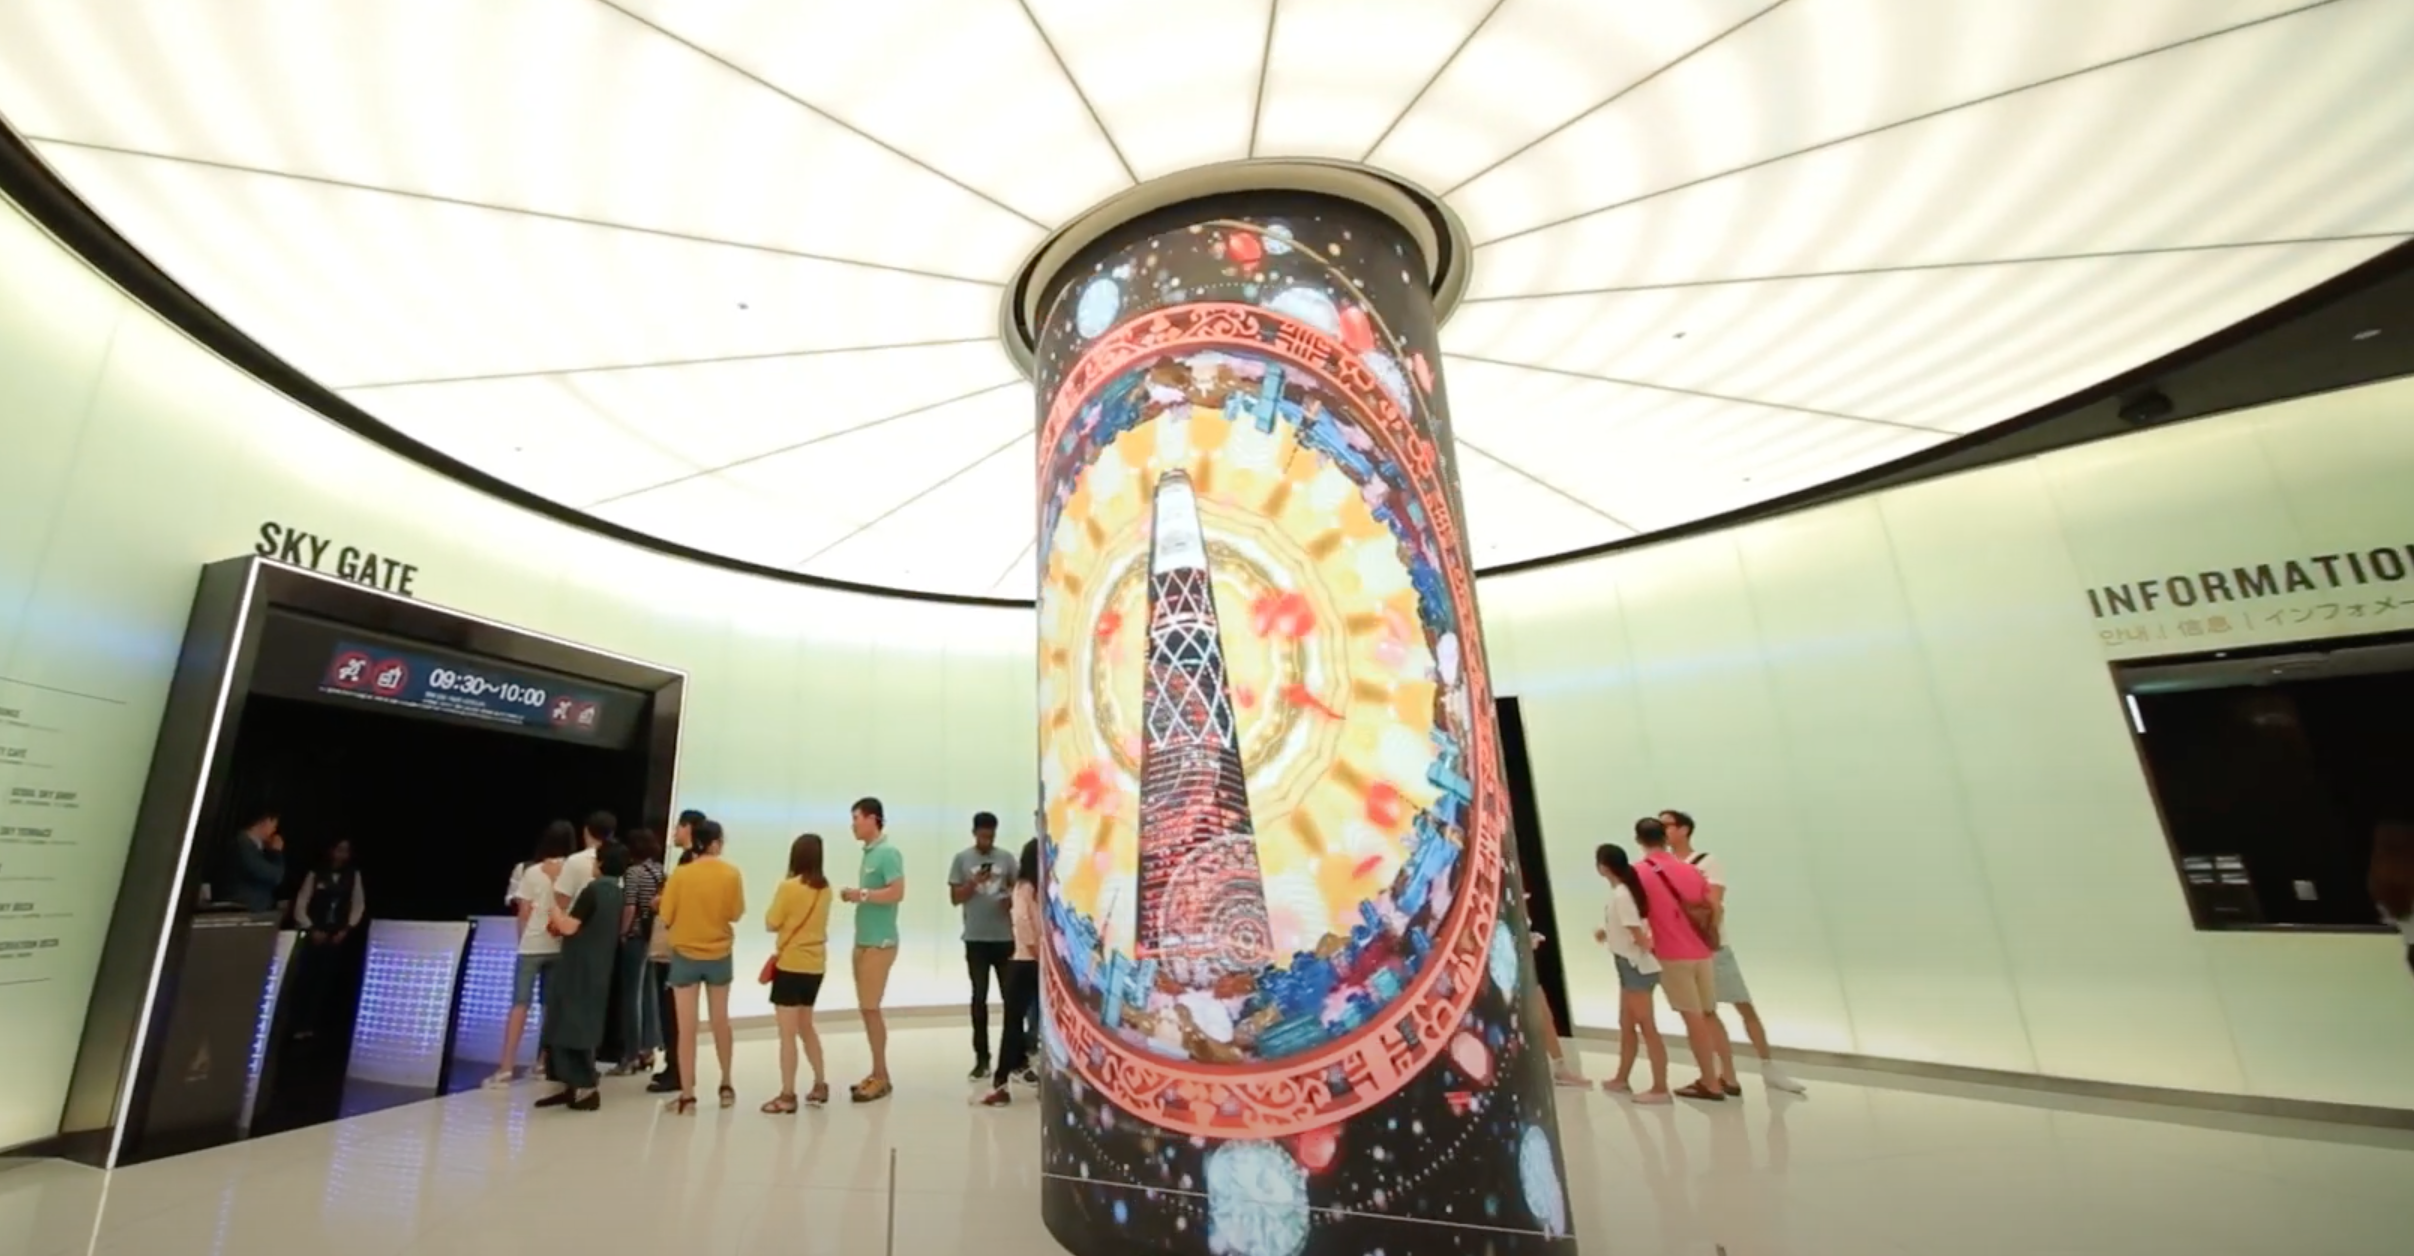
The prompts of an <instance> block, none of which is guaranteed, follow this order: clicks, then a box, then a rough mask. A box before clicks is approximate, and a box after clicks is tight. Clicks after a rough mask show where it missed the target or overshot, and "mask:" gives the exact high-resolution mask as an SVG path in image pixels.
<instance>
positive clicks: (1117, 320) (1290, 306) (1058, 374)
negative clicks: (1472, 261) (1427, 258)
mask: <svg viewBox="0 0 2414 1256" xmlns="http://www.w3.org/2000/svg"><path fill="white" fill-rule="evenodd" d="M1298 200H1299V205H1298V212H1296V213H1284V212H1282V210H1283V208H1284V206H1283V204H1282V198H1269V200H1268V205H1269V207H1270V208H1269V209H1268V211H1267V212H1265V213H1263V214H1250V215H1248V216H1246V217H1237V216H1236V217H1214V218H1208V219H1206V220H1203V221H1200V222H1196V223H1193V224H1191V225H1190V226H1188V227H1186V228H1178V229H1176V230H1173V231H1169V232H1166V233H1164V234H1162V235H1158V236H1153V237H1150V238H1149V239H1148V240H1147V241H1146V243H1145V244H1144V245H1143V246H1140V247H1134V248H1129V249H1126V250H1123V251H1121V252H1118V253H1115V254H1112V255H1110V256H1107V257H1102V258H1098V259H1096V260H1093V261H1091V262H1090V263H1089V265H1088V266H1087V267H1086V268H1085V269H1083V270H1079V271H1074V272H1071V273H1069V274H1067V275H1065V276H1063V277H1060V278H1059V279H1058V280H1057V281H1056V282H1057V290H1056V294H1055V296H1054V297H1053V298H1052V299H1051V300H1050V302H1049V304H1048V309H1047V313H1046V315H1045V316H1044V317H1043V318H1042V319H1041V320H1040V324H1039V332H1038V344H1037V350H1036V367H1037V369H1036V374H1037V377H1038V379H1037V382H1038V385H1039V387H1038V395H1039V396H1040V397H1042V398H1047V397H1053V396H1055V395H1056V390H1057V388H1058V386H1059V385H1061V384H1062V383H1063V380H1064V373H1065V372H1066V371H1067V370H1069V369H1071V367H1072V364H1073V363H1074V362H1075V361H1076V360H1078V359H1079V358H1080V357H1081V354H1082V352H1083V351H1084V350H1085V349H1087V348H1088V347H1089V345H1090V343H1091V342H1092V341H1095V340H1096V339H1097V338H1098V337H1100V336H1102V335H1104V334H1105V333H1106V332H1107V331H1108V330H1110V329H1111V328H1114V327H1116V326H1120V325H1121V324H1123V323H1125V322H1128V321H1130V320H1131V319H1133V318H1135V317H1139V316H1141V315H1144V314H1147V313H1149V312H1151V311H1155V310H1161V309H1166V308H1169V307H1172V306H1177V305H1188V304H1192V303H1196V302H1201V301H1236V302H1242V303H1246V304H1251V305H1262V306H1264V307H1266V308H1267V309H1271V310H1275V311H1277V312H1280V313H1284V314H1289V315H1291V316H1293V317H1296V318H1300V319H1301V320H1302V321H1305V322H1308V323H1310V324H1312V325H1315V326H1317V328H1318V329H1319V330H1321V331H1324V332H1327V333H1328V334H1331V335H1335V336H1339V337H1341V338H1342V340H1343V342H1344V343H1345V344H1347V345H1349V347H1350V348H1351V349H1352V350H1353V351H1355V352H1358V353H1360V354H1361V355H1362V356H1363V357H1364V358H1365V359H1366V360H1367V364H1368V366H1369V368H1370V369H1372V370H1373V371H1374V372H1375V373H1376V374H1377V375H1378V376H1381V377H1383V378H1384V379H1385V380H1386V383H1387V385H1389V386H1390V388H1391V390H1392V392H1393V395H1394V398H1395V399H1396V400H1398V401H1400V403H1401V405H1402V407H1403V408H1405V409H1414V410H1416V411H1417V412H1418V413H1419V414H1420V416H1421V417H1423V418H1424V419H1425V420H1426V422H1427V423H1428V425H1429V426H1430V428H1431V430H1432V432H1433V434H1434V441H1435V444H1436V446H1437V451H1438V452H1439V454H1440V456H1441V458H1442V459H1443V463H1444V465H1445V466H1450V464H1451V462H1452V460H1453V458H1454V452H1453V448H1452V443H1451V440H1450V412H1449V406H1448V404H1447V399H1446V397H1445V396H1444V390H1443V387H1442V377H1441V370H1442V351H1441V334H1440V327H1439V325H1438V324H1437V323H1436V322H1435V321H1434V319H1433V302H1432V291H1431V289H1430V288H1429V286H1428V285H1427V283H1426V280H1425V277H1424V261H1423V259H1422V258H1421V257H1419V256H1418V255H1417V250H1415V249H1413V248H1412V247H1411V246H1410V245H1409V243H1408V241H1407V240H1406V239H1405V238H1403V236H1402V234H1401V232H1400V230H1399V228H1398V227H1397V226H1395V225H1394V224H1392V223H1391V222H1389V221H1388V220H1386V219H1384V218H1382V217H1381V216H1379V215H1376V214H1374V213H1373V212H1371V211H1367V210H1362V209H1358V208H1357V207H1355V206H1346V205H1338V204H1336V203H1334V202H1331V201H1327V200H1324V199H1322V198H1298ZM1412 312H1413V313H1412ZM1420 316H1421V317H1420ZM1412 401H1413V404H1412ZM1448 480H1449V483H1450V484H1451V485H1452V488H1453V492H1454V493H1455V490H1456V485H1457V474H1456V469H1455V467H1452V468H1451V474H1450V475H1449V476H1448ZM1452 505H1453V509H1456V508H1458V503H1456V502H1453V504H1452Z"/></svg>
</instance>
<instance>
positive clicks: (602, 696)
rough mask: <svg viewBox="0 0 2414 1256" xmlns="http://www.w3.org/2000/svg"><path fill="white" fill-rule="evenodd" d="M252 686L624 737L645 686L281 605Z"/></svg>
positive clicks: (285, 694)
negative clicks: (548, 668) (603, 680)
mask: <svg viewBox="0 0 2414 1256" xmlns="http://www.w3.org/2000/svg"><path fill="white" fill-rule="evenodd" d="M252 691H253V692H255V693H261V694H267V695H270V696H273V697H280V698H300V699H303V700H305V701H314V702H326V703H358V704H362V705H365V706H369V707H382V708H385V709H388V710H391V711H393V712H394V713H396V714H406V715H418V716H424V717H430V718H435V719H441V720H445V721H447V722H450V723H458V724H475V725H479V726H482V727H487V728H500V729H506V730H509V731H513V732H520V733H527V734H531V735H534V736H540V737H554V738H560V739H563V740H568V741H580V742H591V743H593V744H595V745H598V746H604V747H610V748H615V749H617V748H620V747H624V746H626V745H627V744H628V743H629V741H630V739H631V737H632V736H633V735H634V734H635V733H636V730H637V726H638V723H639V718H640V716H641V715H642V714H643V713H644V711H645V705H646V700H647V699H646V695H644V694H642V693H638V692H636V691H634V690H629V689H621V688H618V687H615V686H611V685H604V684H599V683H597V682H594V681H588V680H577V679H573V678H571V677H567V676H561V675H557V674H554V673H551V672H544V671H539V670H537V669H535V668H530V667H525V666H522V665H520V664H516V663H503V662H498V661H496V660H494V659H489V658H484V657H482V656H479V655H474V654H466V653H461V652H457V651H450V650H445V649H443V648H441V647H437V646H432V645H428V644H425V643H423V642H412V641H403V640H400V639H398V638H393V637H386V636H382V635H380V634H376V633H370V632H364V631H362V630H360V629H357V628H352V627H349V626H346V625H342V624H334V623H329V622H326V621H324V620H318V619H312V618H309V617H306V616H302V615H296V614H292V613H290V612H285V611H272V612H270V614H269V620H268V627H267V631H266V632H265V633H264V635H263V636H262V638H261V643H260V660H259V664H258V666H257V668H256V669H255V670H254V672H253V681H252Z"/></svg>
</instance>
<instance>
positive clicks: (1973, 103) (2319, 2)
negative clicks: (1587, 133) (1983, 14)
mask: <svg viewBox="0 0 2414 1256" xmlns="http://www.w3.org/2000/svg"><path fill="white" fill-rule="evenodd" d="M1781 2H1782V0H1781ZM2337 3H2339V0H2312V3H2310V4H2304V5H2299V6H2298V7H2296V8H2293V9H2288V10H2285V11H2283V12H2279V13H2267V14H2265V15H2264V16H2262V17H2258V18H2252V19H2249V20H2247V21H2244V22H2239V23H2237V24H2235V25H2231V26H2225V27H2222V28H2221V29H2219V30H2212V31H2205V32H2203V33H2201V34H2196V35H2190V36H2188V37H2187V38H2185V39H2177V40H2173V41H2172V42H2170V43H2167V44H2159V45H2156V46H2155V47H2152V48H2145V49H2141V50H2139V51H2137V52H2133V53H2130V54H2128V55H2126V56H2120V57H2114V58H2113V59H2112V60H2110V61H2099V62H2097V63H2095V64H2094V65H2088V66H2081V67H2079V68H2078V69H2075V70H2065V71H2063V72H2062V73H2060V74H2054V75H2049V76H2047V77H2045V78H2041V79H2037V80H2035V81H2034V82H2029V83H2022V84H2019V85H2017V86H2014V87H2007V88H2004V89H2003V90H2001V91H1997V92H1990V93H1988V94H1987V95H1984V96H1979V97H1976V98H1974V99H1971V100H1965V101H1962V102H1960V103H1958V104H1951V105H1944V106H1941V107H1939V108H1935V109H1931V110H1929V111H1927V112H1926V113H1919V114H1913V115H1912V116H1910V117H1908V118H1898V119H1896V120H1895V121H1893V122H1888V123H1885V124H1883V125H1880V126H1874V127H1870V128H1869V129H1867V130H1863V131H1855V132H1853V133H1852V134H1850V135H1839V136H1837V137H1835V138H1834V139H1829V140H1821V141H1819V142H1818V143H1816V144H1811V145H1806V146H1804V147H1802V148H1797V149H1794V150H1792V151H1791V152H1784V153H1778V154H1776V155H1774V156H1770V157H1763V158H1761V159H1759V160H1758V161H1751V162H1746V163H1745V164H1743V165H1740V166H1736V167H1733V168H1731V169H1727V170H1721V171H1717V172H1716V173H1713V174H1706V175H1703V176H1701V177H1699V178H1696V179H1688V180H1686V181H1684V182H1682V183H1676V184H1671V185H1669V186H1668V187H1664V188H1660V189H1658V190H1656V191H1652V192H1645V193H1642V194H1640V195H1637V196H1630V197H1628V198H1626V199H1625V200H1622V201H1613V202H1611V203H1610V204H1607V205H1602V206H1599V207H1596V208H1593V209H1588V210H1584V211H1582V212H1580V213H1574V214H1568V215H1566V216H1564V217H1561V218H1556V219H1553V220H1551V221H1549V222H1545V223H1538V224H1536V225H1534V226H1531V227H1520V228H1518V229H1517V230H1515V231H1511V232H1507V233H1505V234H1502V235H1497V236H1494V237H1492V238H1491V239H1489V240H1483V241H1479V242H1478V243H1477V244H1476V245H1475V247H1476V248H1478V249H1488V248H1490V247H1492V246H1493V245H1495V244H1506V243H1507V242H1509V241H1511V240H1516V239H1520V238H1522V237H1525V236H1529V235H1533V234H1535V233H1537V232H1542V231H1549V230H1552V229H1554V228H1557V227H1564V226H1567V225H1568V224H1569V223H1573V222H1582V221H1583V220H1585V219H1587V218H1596V217H1599V216H1600V215H1602V214H1609V213H1615V212H1617V211H1618V210H1621V209H1625V208H1628V207H1630V206H1634V205H1640V204H1642V203H1643V202H1645V201H1650V200H1657V199H1658V198H1660V197H1663V196H1671V195H1674V194H1675V193H1678V192H1682V191H1684V190H1685V189H1687V188H1696V187H1700V186H1701V185H1703V184H1705V183H1715V182H1717V181H1718V180H1720V179H1725V178H1731V177H1733V176H1735V175H1739V174H1748V173H1750V172H1752V171H1754V170H1758V169H1761V168H1762V167H1764V166H1773V165H1776V164H1778V163H1779V162H1786V161H1792V160H1793V159H1794V158H1796V157H1807V156H1809V155H1810V154H1812V153H1817V152H1824V151H1825V150H1827V149H1830V148H1836V147H1839V146H1842V145H1845V144H1851V143H1855V142H1857V141H1860V140H1865V139H1868V138H1869V137H1871V136H1873V135H1883V134H1885V133H1886V132H1888V131H1897V130H1901V129H1902V128H1904V127H1908V126H1917V125H1918V124H1920V123H1922V122H1930V121H1933V120H1935V119H1937V118H1941V117H1944V116H1946V115H1948V114H1954V113H1959V112H1961V111H1962V110H1965V109H1976V108H1979V107H1981V106H1984V105H1991V104H1994V103H1995V102H1997V101H2000V100H2008V99H2010V98H2011V97H2013V96H2018V95H2020V94H2022V93H2024V92H2032V91H2037V90H2039V89H2041V88H2046V87H2052V86H2054V85H2056V84H2058V83H2066V82H2069V81H2071V80H2073V79H2078V78H2083V77H2085V76H2087V75H2090V74H2094V73H2096V72H2097V71H2099V70H2110V69H2114V68H2117V67H2119V66H2124V65H2129V64H2132V63H2134V62H2138V61H2143V60H2146V59H2147V58H2150V57H2158V56H2161V55H2162V54H2164V53H2166V52H2176V51H2178V50H2179V49H2182V48H2186V47H2190V46H2192V45H2195V44H2201V43H2204V42H2206V41H2208V40H2214V39H2219V38H2221V37H2223V36H2225V35H2234V34H2237V33H2238V32H2240V31H2246V30H2252V29H2254V28H2256V27H2260V26H2269V25H2271V24H2272V23H2274V22H2281V21H2286V20H2287V19H2289V18H2292V17H2300V16H2303V15H2304V14H2307V13H2311V12H2313V11H2314V10H2316V9H2322V8H2328V7H2329V6H2331V5H2334V4H2337ZM1468 182H1473V180H1469V181H1468ZM1465 186H1466V184H1464V183H1462V184H1460V185H1459V187H1465ZM1451 191H1452V192H1456V191H1458V188H1452V189H1451Z"/></svg>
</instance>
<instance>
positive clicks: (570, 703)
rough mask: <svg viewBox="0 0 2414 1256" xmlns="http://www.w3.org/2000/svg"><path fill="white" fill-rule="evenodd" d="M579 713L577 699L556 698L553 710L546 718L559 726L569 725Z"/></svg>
mask: <svg viewBox="0 0 2414 1256" xmlns="http://www.w3.org/2000/svg"><path fill="white" fill-rule="evenodd" d="M577 713H578V700H577V699H575V698H555V699H554V700H553V709H552V710H551V711H550V712H548V713H547V714H546V718H547V719H550V720H552V721H553V722H554V723H555V724H557V725H567V724H568V723H569V722H570V719H571V717H572V716H574V715H576V714H577Z"/></svg>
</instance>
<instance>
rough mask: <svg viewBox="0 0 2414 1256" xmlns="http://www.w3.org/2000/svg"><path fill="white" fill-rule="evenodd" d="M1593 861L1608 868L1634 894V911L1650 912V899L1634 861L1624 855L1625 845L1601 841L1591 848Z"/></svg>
mask: <svg viewBox="0 0 2414 1256" xmlns="http://www.w3.org/2000/svg"><path fill="white" fill-rule="evenodd" d="M1593 862H1594V863H1596V864H1599V865H1600V866H1601V867H1604V868H1607V869H1609V875H1611V876H1612V877H1615V878H1617V881H1618V884H1620V885H1623V886H1625V887H1626V892H1627V893H1629V894H1632V895H1634V909H1635V910H1636V911H1639V912H1641V913H1643V914H1644V915H1646V916H1648V915H1650V914H1651V899H1650V897H1649V896H1647V895H1646V894H1645V893H1644V891H1643V877H1642V874H1640V873H1638V872H1636V871H1635V870H1634V862H1633V861H1632V860H1629V859H1628V858H1627V857H1626V848H1625V847H1623V846H1620V845H1618V844H1617V843H1616V842H1603V843H1601V844H1600V845H1599V846H1596V847H1594V848H1593Z"/></svg>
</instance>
